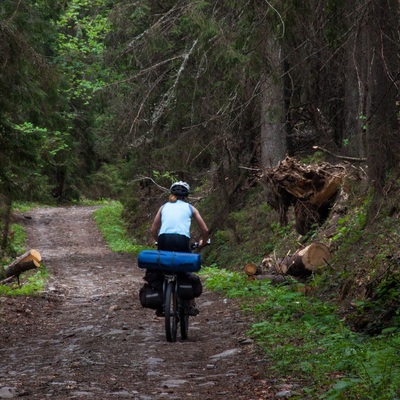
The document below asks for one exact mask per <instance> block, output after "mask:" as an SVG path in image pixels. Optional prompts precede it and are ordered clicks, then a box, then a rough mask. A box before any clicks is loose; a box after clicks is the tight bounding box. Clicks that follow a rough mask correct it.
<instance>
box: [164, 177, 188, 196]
mask: <svg viewBox="0 0 400 400" xmlns="http://www.w3.org/2000/svg"><path fill="white" fill-rule="evenodd" d="M169 191H170V193H171V194H174V195H175V196H184V197H186V196H187V195H188V194H189V192H190V186H189V185H188V184H187V183H186V182H182V181H179V182H175V183H173V184H172V186H171V187H170V189H169Z"/></svg>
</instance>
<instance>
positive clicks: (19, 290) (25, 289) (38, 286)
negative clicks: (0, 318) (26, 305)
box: [0, 267, 49, 296]
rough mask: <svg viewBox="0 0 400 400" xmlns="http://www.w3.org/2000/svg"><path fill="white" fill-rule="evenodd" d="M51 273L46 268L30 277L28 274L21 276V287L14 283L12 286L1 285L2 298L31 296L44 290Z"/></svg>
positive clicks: (40, 269) (41, 268) (0, 294)
mask: <svg viewBox="0 0 400 400" xmlns="http://www.w3.org/2000/svg"><path fill="white" fill-rule="evenodd" d="M48 277H49V273H48V272H47V270H46V268H45V267H40V268H39V270H38V271H37V272H35V273H34V274H32V275H30V274H29V272H26V273H25V274H23V276H21V278H20V280H21V283H22V284H21V285H18V284H17V283H14V284H13V285H12V286H8V285H0V296H31V295H34V294H37V293H38V292H40V291H41V290H43V288H44V286H45V285H46V282H47V280H48Z"/></svg>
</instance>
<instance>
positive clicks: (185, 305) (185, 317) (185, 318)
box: [179, 299, 189, 340]
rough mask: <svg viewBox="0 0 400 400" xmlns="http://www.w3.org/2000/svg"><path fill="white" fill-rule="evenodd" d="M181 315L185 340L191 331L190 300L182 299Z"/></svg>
mask: <svg viewBox="0 0 400 400" xmlns="http://www.w3.org/2000/svg"><path fill="white" fill-rule="evenodd" d="M179 317H180V318H179V319H180V323H181V338H182V339H183V340H185V339H187V338H188V333H189V300H182V299H181V307H180V310H179Z"/></svg>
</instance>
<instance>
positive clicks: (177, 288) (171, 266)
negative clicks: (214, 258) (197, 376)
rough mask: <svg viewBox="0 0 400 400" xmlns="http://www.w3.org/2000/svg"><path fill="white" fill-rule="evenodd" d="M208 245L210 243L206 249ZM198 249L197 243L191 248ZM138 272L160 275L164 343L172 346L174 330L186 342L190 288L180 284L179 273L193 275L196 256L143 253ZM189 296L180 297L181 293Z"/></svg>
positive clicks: (175, 336) (146, 251)
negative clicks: (184, 291) (160, 272)
mask: <svg viewBox="0 0 400 400" xmlns="http://www.w3.org/2000/svg"><path fill="white" fill-rule="evenodd" d="M208 244H210V240H209V241H208V242H207V245H208ZM191 248H192V250H195V249H197V248H198V243H194V244H193V245H192V246H191ZM138 264H139V268H149V269H156V270H161V271H162V272H163V274H164V281H163V289H162V309H163V313H164V319H165V335H166V339H167V341H168V342H176V340H177V333H178V327H179V326H180V336H181V339H182V340H186V339H187V338H188V332H189V317H190V315H191V314H190V310H191V306H190V300H189V299H190V298H191V297H192V296H190V291H191V290H192V286H191V285H187V286H186V285H183V284H182V283H181V284H180V282H179V279H180V274H179V273H180V272H197V271H198V270H199V269H200V267H201V256H200V254H198V253H175V252H169V251H162V250H161V251H160V250H143V251H141V252H140V253H139V256H138ZM183 290H187V291H188V292H189V293H187V294H186V296H184V297H182V295H181V292H182V291H183Z"/></svg>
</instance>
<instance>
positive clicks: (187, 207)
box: [145, 181, 209, 316]
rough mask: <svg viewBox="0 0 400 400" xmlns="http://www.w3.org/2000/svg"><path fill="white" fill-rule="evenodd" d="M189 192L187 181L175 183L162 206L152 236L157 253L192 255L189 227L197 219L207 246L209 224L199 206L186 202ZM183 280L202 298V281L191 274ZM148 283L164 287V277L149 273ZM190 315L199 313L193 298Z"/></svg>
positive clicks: (147, 274) (186, 275) (202, 241)
mask: <svg viewBox="0 0 400 400" xmlns="http://www.w3.org/2000/svg"><path fill="white" fill-rule="evenodd" d="M189 192H190V186H189V185H188V184H187V183H186V182H182V181H179V182H175V183H173V184H172V186H171V188H170V195H169V199H168V202H167V203H165V204H164V205H162V206H161V207H160V209H159V210H158V212H157V214H156V216H155V218H154V221H153V224H152V226H151V234H152V236H153V239H154V240H155V241H156V242H157V248H158V250H167V251H176V252H183V253H191V248H190V227H191V221H192V219H194V221H195V222H196V224H197V226H198V228H199V230H200V232H201V239H200V240H199V248H201V247H202V246H203V245H205V244H206V243H207V240H208V237H209V232H208V228H207V225H206V223H205V222H204V220H203V218H202V216H201V215H200V213H199V211H198V210H197V209H196V207H194V206H192V205H191V204H189V203H188V202H187V201H186V199H187V196H188V195H189ZM180 274H181V275H182V276H183V277H184V279H187V280H188V281H190V282H191V283H192V286H193V288H194V291H195V297H198V296H200V294H201V292H202V285H201V281H200V278H199V277H198V276H197V275H196V274H194V273H191V272H183V273H180ZM145 280H146V281H147V282H148V283H150V284H153V285H154V286H160V285H161V287H162V282H163V274H162V272H159V271H151V270H150V271H147V272H146V275H145ZM190 305H191V307H190V315H197V314H198V313H199V311H198V309H197V308H196V305H195V302H194V299H192V300H191V301H190ZM156 315H158V316H160V315H162V310H157V311H156Z"/></svg>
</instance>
